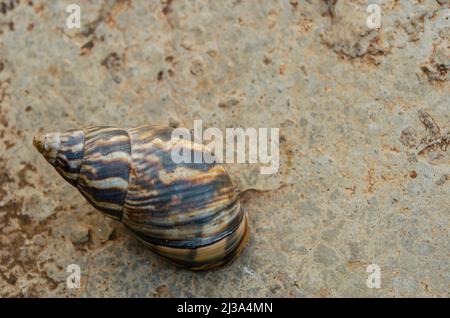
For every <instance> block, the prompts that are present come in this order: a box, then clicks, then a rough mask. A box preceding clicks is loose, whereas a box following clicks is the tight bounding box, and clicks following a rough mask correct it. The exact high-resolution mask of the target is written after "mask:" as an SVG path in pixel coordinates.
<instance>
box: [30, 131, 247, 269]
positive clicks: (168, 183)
mask: <svg viewBox="0 0 450 318" xmlns="http://www.w3.org/2000/svg"><path fill="white" fill-rule="evenodd" d="M171 132H172V129H171V128H165V127H155V126H142V127H138V128H133V129H120V128H115V127H90V128H87V129H83V130H73V131H69V132H67V133H63V134H58V133H52V134H47V135H45V136H44V137H36V138H35V140H34V141H33V143H34V145H35V146H36V148H37V149H38V150H39V151H40V152H41V153H42V154H43V155H44V157H46V159H47V161H49V163H51V164H52V165H53V166H54V167H55V168H56V170H57V171H58V172H59V173H60V174H61V175H62V176H63V178H64V179H66V180H67V181H68V182H69V183H71V184H72V185H74V186H75V187H77V188H78V190H79V191H80V192H81V194H82V195H83V196H84V197H85V198H86V199H87V200H88V201H89V202H90V203H91V204H92V205H93V206H94V207H96V208H97V209H98V210H100V211H102V212H103V213H105V214H106V215H108V216H110V217H112V218H114V219H117V220H121V221H122V222H123V223H124V224H125V226H126V227H127V228H129V229H130V230H131V232H133V233H134V234H135V235H136V236H137V237H138V238H139V239H140V240H142V241H143V242H144V243H146V245H147V246H148V247H149V248H150V249H151V250H153V251H154V252H155V253H157V254H159V255H161V256H163V257H165V258H166V259H168V260H170V261H172V262H173V263H175V264H178V265H182V266H185V267H189V268H191V269H208V268H212V267H217V266H220V265H223V264H226V263H229V262H230V261H231V260H233V259H234V258H235V257H236V256H237V255H238V254H239V253H240V251H241V250H242V249H243V247H244V246H245V243H246V239H247V234H248V229H247V219H246V215H245V213H244V212H243V210H242V209H241V207H240V204H239V200H238V197H237V195H236V192H235V190H234V188H233V185H232V183H231V180H230V178H229V176H228V174H227V173H226V171H225V169H224V168H223V167H222V166H220V165H217V164H207V163H179V164H176V163H174V162H173V160H172V159H171V151H172V149H173V147H174V146H175V142H172V141H171ZM191 150H192V151H193V152H195V151H202V150H203V148H202V147H201V146H199V145H195V144H194V145H193V146H192V149H191Z"/></svg>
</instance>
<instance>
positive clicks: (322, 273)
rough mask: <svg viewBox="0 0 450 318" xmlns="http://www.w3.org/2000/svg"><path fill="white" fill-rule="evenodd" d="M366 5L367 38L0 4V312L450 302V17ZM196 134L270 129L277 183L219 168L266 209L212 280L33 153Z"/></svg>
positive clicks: (333, 29)
mask: <svg viewBox="0 0 450 318" xmlns="http://www.w3.org/2000/svg"><path fill="white" fill-rule="evenodd" d="M370 2H371V3H378V4H379V5H380V7H381V10H382V26H381V28H380V29H379V30H370V29H368V28H367V25H366V19H367V16H368V15H369V13H367V12H366V8H367V4H368V2H367V1H362V0H352V1H350V0H348V1H343V0H338V1H336V0H334V1H329V0H328V1H319V0H318V1H300V0H299V1H297V0H290V1H287V0H285V1H253V0H250V1H215V0H214V1H195V2H194V1H178V0H173V1H171V0H164V1H143V0H142V1H139V0H132V1H131V0H129V1H119V0H118V1H37V0H33V1H25V0H20V1H18V0H3V1H0V295H1V296H7V297H11V296H25V297H30V296H39V297H43V296H63V297H87V296H100V297H101V296H114V297H122V296H143V297H170V296H181V297H185V296H195V297H208V296H225V297H228V296H237V297H247V296H248V297H256V296H257V297H266V296H267V297H273V296H274V297H279V296H281V297H340V296H351V297H362V296H370V297H405V296H417V297H419V296H424V297H449V286H450V268H449V264H450V261H449V255H450V251H449V247H450V237H449V220H450V186H449V184H450V154H449V152H450V150H449V149H448V148H450V147H448V146H449V142H450V134H449V131H450V85H449V80H450V79H449V76H450V75H449V74H450V72H449V70H450V50H449V43H450V41H449V39H450V18H449V16H450V10H449V2H448V1H444V0H425V1H410V0H400V1H399V0H379V1H377V0H373V1H370ZM70 3H78V4H79V5H80V7H81V24H82V28H81V29H68V28H67V26H66V24H65V22H66V19H67V17H68V13H67V12H66V7H67V5H68V4H70ZM195 119H201V120H203V124H204V126H205V127H218V128H221V129H223V128H225V127H279V128H280V169H279V172H278V173H277V174H275V175H273V176H270V177H264V176H261V175H259V173H258V169H257V167H255V166H253V165H234V166H230V167H228V168H229V169H230V171H231V172H230V173H232V175H234V178H235V182H236V184H237V185H238V186H239V187H241V189H257V190H264V191H247V192H245V194H244V195H243V197H242V205H243V207H244V208H245V209H247V210H248V213H249V216H250V229H251V239H250V241H249V244H248V246H247V248H246V249H245V251H244V253H243V254H242V255H241V257H240V258H239V259H237V260H236V261H235V262H234V263H233V264H232V265H230V266H228V267H226V268H223V269H219V270H214V271H209V272H199V273H198V272H189V271H186V270H182V269H178V268H175V267H174V266H172V265H169V264H167V263H165V262H164V261H162V260H161V259H160V258H159V257H157V256H155V255H154V254H152V253H151V252H149V251H148V250H146V249H145V247H143V246H142V245H141V244H140V243H139V242H137V241H136V240H135V239H134V238H132V237H130V236H129V235H128V233H126V231H125V229H124V228H123V227H122V225H121V224H120V223H116V222H114V221H112V220H109V219H107V218H106V217H105V216H103V215H102V214H100V213H99V212H97V211H95V210H94V209H93V208H92V207H91V206H90V205H89V204H88V203H87V202H86V201H85V200H84V199H83V198H82V197H81V195H80V194H79V193H78V192H77V191H76V189H74V188H72V187H71V186H70V185H69V184H68V183H66V182H65V181H64V180H63V179H62V178H61V177H60V176H59V175H58V174H57V173H56V171H54V169H53V168H52V167H51V166H50V165H49V164H47V163H46V162H45V160H44V159H43V158H42V157H41V156H40V154H39V153H38V152H37V151H36V150H35V149H34V148H33V147H32V138H33V136H34V135H35V134H36V133H39V132H47V131H59V130H67V129H72V128H81V127H86V126H89V125H116V126H120V127H132V126H137V125H141V124H165V125H172V126H177V125H179V126H183V127H189V128H192V127H193V121H194V120H195ZM72 263H74V264H78V265H79V266H80V268H81V288H79V289H76V290H69V289H68V288H67V287H66V279H67V277H68V275H69V274H68V273H67V272H66V268H67V266H68V265H69V264H72ZM369 264H377V265H379V266H380V268H381V288H380V289H370V288H368V287H367V285H366V280H367V277H368V273H366V268H367V266H368V265H369Z"/></svg>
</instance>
